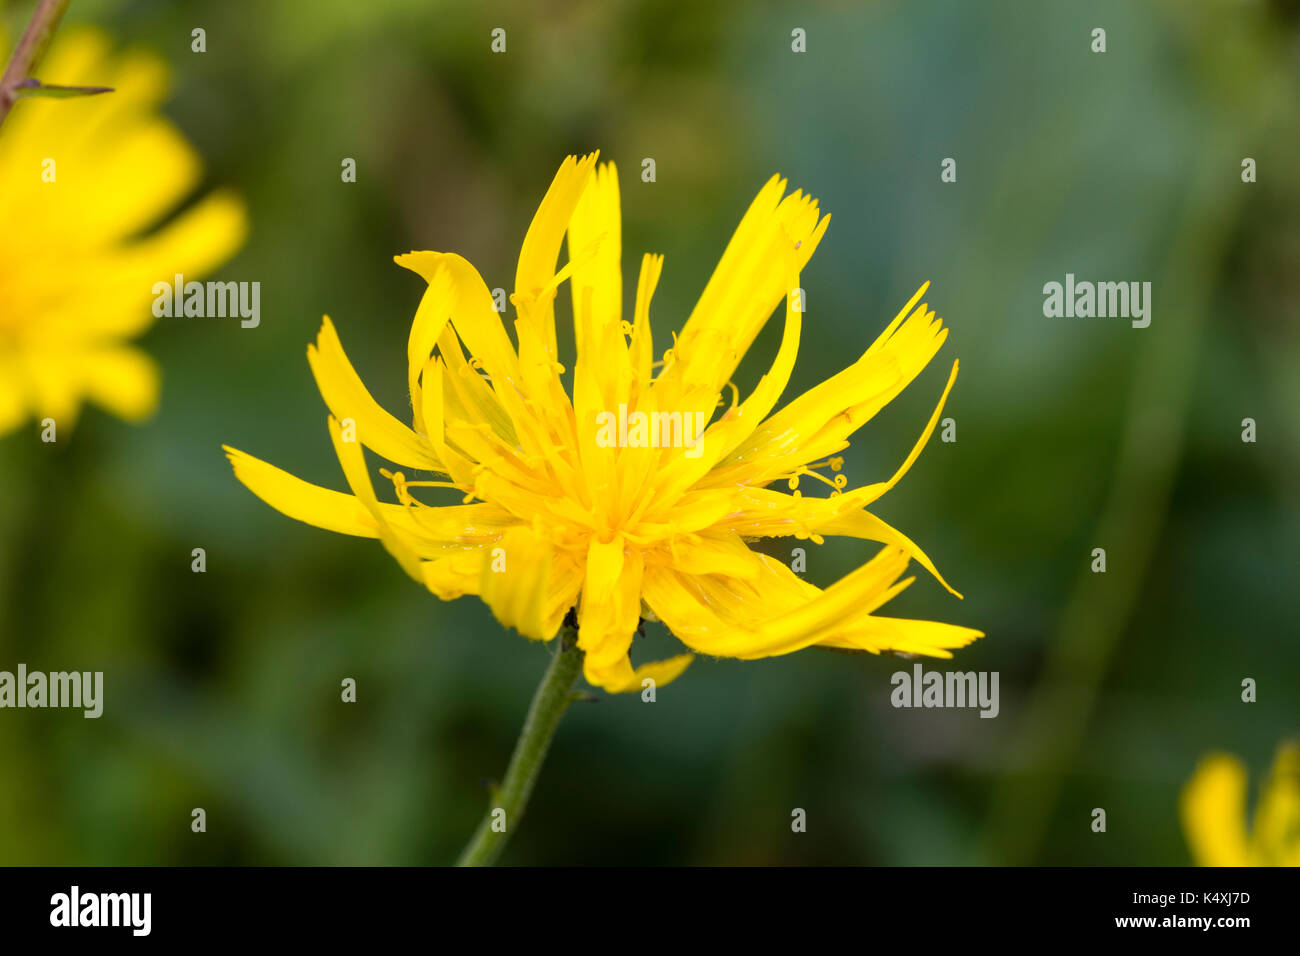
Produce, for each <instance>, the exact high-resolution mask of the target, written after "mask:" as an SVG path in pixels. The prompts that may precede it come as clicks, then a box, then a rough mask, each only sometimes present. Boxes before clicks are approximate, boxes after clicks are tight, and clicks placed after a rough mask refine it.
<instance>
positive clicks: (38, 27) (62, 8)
mask: <svg viewBox="0 0 1300 956" xmlns="http://www.w3.org/2000/svg"><path fill="white" fill-rule="evenodd" d="M71 3H72V0H41V2H40V3H38V4H37V5H36V12H35V13H33V14H32V19H31V22H30V23H28V24H27V30H26V32H24V33H23V37H22V39H21V40H19V41H18V46H17V47H16V48H15V49H14V55H13V56H11V57H10V58H9V65H8V66H7V67H5V72H4V76H3V77H0V123H3V122H4V121H5V117H6V116H8V115H9V111H10V110H11V109H13V105H14V102H15V101H16V100H17V99H18V86H19V84H20V83H22V82H23V81H24V80H26V79H27V78H28V77H29V76H31V75H32V70H34V69H36V64H37V63H39V62H40V61H41V57H43V56H44V55H45V48H46V47H48V46H49V45H50V39H51V38H52V37H53V36H54V31H55V30H57V29H58V26H59V21H60V20H62V19H63V14H64V13H65V12H66V11H67V9H68V5H69V4H71Z"/></svg>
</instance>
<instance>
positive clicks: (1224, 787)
mask: <svg viewBox="0 0 1300 956" xmlns="http://www.w3.org/2000/svg"><path fill="white" fill-rule="evenodd" d="M1179 811H1180V815H1181V816H1182V820H1183V830H1184V832H1185V833H1186V834H1187V842H1188V844H1189V846H1190V847H1191V851H1192V859H1194V860H1195V861H1196V863H1197V864H1198V865H1200V866H1249V865H1250V860H1249V855H1248V850H1247V847H1248V841H1247V838H1246V768H1245V767H1244V766H1243V765H1242V763H1241V761H1239V760H1237V759H1236V758H1235V757H1232V756H1229V755H1228V754H1221V753H1216V754H1210V755H1208V756H1206V757H1204V758H1203V759H1202V760H1201V762H1200V764H1199V765H1198V766H1197V768H1196V772H1195V773H1194V774H1193V775H1192V778H1191V780H1189V781H1188V782H1187V785H1186V786H1185V787H1184V788H1183V792H1182V795H1181V797H1180V798H1179Z"/></svg>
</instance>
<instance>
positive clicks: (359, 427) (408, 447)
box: [307, 316, 442, 471]
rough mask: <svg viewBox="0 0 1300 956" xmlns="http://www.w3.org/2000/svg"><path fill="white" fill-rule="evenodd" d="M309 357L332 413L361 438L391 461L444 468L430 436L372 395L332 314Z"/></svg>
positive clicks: (429, 468) (324, 322) (414, 465)
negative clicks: (345, 348) (350, 423)
mask: <svg viewBox="0 0 1300 956" xmlns="http://www.w3.org/2000/svg"><path fill="white" fill-rule="evenodd" d="M307 361H308V362H309V363H310V364H311V371H312V374H313V375H314V376H315V377H316V386H317V387H318V388H319V389H320V393H321V397H322V398H324V399H325V404H326V406H327V407H328V408H329V410H330V413H331V414H332V415H333V416H334V417H335V418H337V419H339V420H340V421H344V420H346V419H351V420H352V421H353V423H354V424H355V426H356V437H357V440H358V441H359V442H361V443H362V444H364V445H365V446H366V447H367V448H371V449H373V450H374V451H375V452H376V453H377V454H379V455H382V456H383V457H385V458H387V459H388V460H389V461H393V462H397V463H398V464H401V465H406V466H408V467H410V468H424V469H428V470H430V471H442V463H441V462H440V461H439V460H438V456H437V455H436V453H435V452H434V449H433V446H432V445H431V444H430V443H429V440H428V439H427V438H425V437H424V436H423V435H419V434H417V433H416V432H414V431H412V430H411V429H410V428H408V427H406V426H405V425H403V424H402V423H401V422H399V421H398V420H397V419H396V418H394V417H393V416H392V415H390V414H389V413H388V412H386V411H385V410H384V409H383V408H381V407H380V405H379V403H378V402H376V401H375V400H374V399H373V398H371V396H370V392H369V391H368V390H367V389H366V386H365V385H364V384H363V383H362V381H361V378H360V376H358V375H357V373H356V370H355V369H353V368H352V363H351V362H349V361H348V357H347V353H345V352H344V351H343V343H342V342H340V341H339V337H338V333H337V332H335V331H334V323H332V322H331V321H330V320H329V316H325V318H324V320H323V321H322V322H321V329H320V334H319V335H317V337H316V344H315V345H309V346H307Z"/></svg>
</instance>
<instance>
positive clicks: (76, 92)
mask: <svg viewBox="0 0 1300 956" xmlns="http://www.w3.org/2000/svg"><path fill="white" fill-rule="evenodd" d="M112 92H113V88H112V87H111V86H55V85H53V84H49V85H47V84H45V83H42V82H41V81H40V80H36V79H29V80H23V81H22V82H21V83H19V84H18V85H17V86H15V87H14V95H15V96H16V97H17V98H18V99H23V98H25V97H45V98H48V99H60V100H62V99H69V98H71V97H74V96H94V95H96V94H97V93H112Z"/></svg>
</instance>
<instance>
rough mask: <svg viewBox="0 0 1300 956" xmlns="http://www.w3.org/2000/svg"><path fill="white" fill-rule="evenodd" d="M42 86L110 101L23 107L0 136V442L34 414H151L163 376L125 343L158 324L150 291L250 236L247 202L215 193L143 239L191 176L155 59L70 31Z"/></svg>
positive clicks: (48, 61) (193, 170) (193, 167)
mask: <svg viewBox="0 0 1300 956" xmlns="http://www.w3.org/2000/svg"><path fill="white" fill-rule="evenodd" d="M4 46H5V44H4V42H3V37H0V54H3V52H4ZM41 75H42V76H43V77H46V78H48V79H49V81H50V82H51V83H59V84H67V85H73V84H87V85H89V84H95V85H100V84H102V85H107V86H111V87H113V92H111V93H106V94H104V95H102V96H95V97H88V98H84V99H50V100H45V99H27V100H23V101H22V102H20V103H18V105H17V106H15V107H14V109H13V112H12V113H10V114H9V117H8V118H7V119H6V121H5V125H4V128H3V130H0V182H3V183H4V190H3V191H2V192H0V434H3V433H5V432H7V431H10V430H12V429H14V428H16V427H18V426H19V425H20V424H21V423H22V422H23V421H24V420H25V419H27V418H29V417H32V416H35V417H45V416H49V417H52V418H54V419H55V420H56V421H57V422H58V423H59V424H60V425H64V424H65V423H68V424H71V422H72V420H74V419H75V417H76V415H77V413H78V412H79V410H80V407H81V404H82V402H83V401H85V400H87V399H89V400H93V401H95V402H96V403H98V404H99V405H102V406H103V407H104V408H106V409H108V410H109V411H110V412H112V413H114V414H116V415H118V416H120V417H122V418H125V419H128V420H136V419H139V418H143V417H144V416H146V415H148V414H149V413H150V412H152V411H153V409H154V407H155V405H156V403H157V399H158V373H157V370H156V368H155V367H154V364H153V361H152V360H151V359H150V358H149V357H148V356H147V355H146V354H145V353H144V352H142V351H140V350H139V349H138V348H136V347H134V346H132V345H130V344H128V342H127V340H128V339H130V338H132V337H133V336H135V335H138V334H139V333H140V332H142V331H143V330H144V329H145V328H147V327H148V326H149V324H150V323H151V322H152V321H153V313H152V310H151V307H150V306H151V301H152V293H151V290H152V288H153V285H154V283H155V282H158V281H162V280H167V281H170V280H171V278H172V276H173V275H174V274H175V273H189V274H198V273H202V272H205V271H207V270H209V269H211V268H213V267H215V266H217V265H218V264H220V263H221V262H223V261H225V260H226V259H227V258H228V257H229V256H230V255H231V254H232V253H233V252H234V251H235V249H237V248H238V247H239V245H240V243H241V242H243V238H244V233H245V230H246V227H245V219H244V210H243V206H242V204H241V203H240V202H239V201H238V200H236V199H235V198H233V197H231V196H229V195H223V194H214V195H211V196H208V197H207V198H205V199H203V200H201V201H199V202H197V203H195V204H194V205H193V206H192V207H191V208H189V209H187V210H185V211H184V212H183V213H182V214H180V215H179V216H177V217H176V218H174V219H172V220H171V221H169V222H167V223H166V225H164V226H162V227H161V228H158V229H155V230H153V231H150V230H151V229H152V227H154V226H156V225H157V223H158V222H159V220H160V219H161V218H162V217H164V216H166V215H168V214H169V213H170V212H171V211H172V210H173V209H174V208H175V207H176V205H177V203H178V202H180V201H181V200H183V199H185V198H186V197H187V196H188V195H189V193H190V191H191V190H192V189H193V188H194V186H195V184H196V183H197V182H198V178H199V174H200V163H199V159H198V156H197V155H196V154H195V152H194V150H193V149H192V148H191V147H190V145H189V144H188V143H187V142H186V141H185V139H184V137H182V136H181V134H180V133H179V132H178V131H177V130H176V129H175V127H173V126H172V125H171V123H169V122H168V121H167V120H166V119H164V118H163V117H162V116H161V115H160V114H159V113H158V104H159V102H160V101H161V99H162V96H163V93H164V91H165V87H166V80H167V71H166V68H165V67H164V65H163V64H162V63H161V62H160V61H158V60H157V59H155V58H154V57H152V56H149V55H146V54H141V53H131V54H127V55H124V56H120V57H113V56H110V54H109V49H108V43H107V41H106V40H105V39H104V38H103V36H101V35H100V34H99V33H97V32H94V31H91V30H85V29H82V30H68V31H64V32H63V33H61V34H60V35H59V36H58V37H57V38H56V39H55V41H54V43H53V44H52V46H51V47H50V52H49V55H48V56H47V57H46V58H45V60H44V61H43V64H42V68H41Z"/></svg>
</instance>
